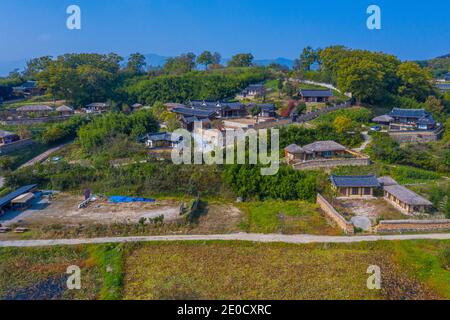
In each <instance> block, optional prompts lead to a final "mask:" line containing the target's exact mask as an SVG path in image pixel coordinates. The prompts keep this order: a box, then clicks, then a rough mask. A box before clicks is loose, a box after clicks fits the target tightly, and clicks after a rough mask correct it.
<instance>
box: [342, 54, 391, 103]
mask: <svg viewBox="0 0 450 320" xmlns="http://www.w3.org/2000/svg"><path fill="white" fill-rule="evenodd" d="M383 79H384V72H383V66H382V65H381V64H379V63H376V62H374V61H371V60H369V59H360V58H354V57H352V58H344V59H343V60H342V61H341V62H340V63H339V70H338V87H339V88H340V89H341V90H343V91H345V92H351V93H352V94H353V96H354V97H356V99H357V100H358V102H359V103H361V102H362V101H369V102H372V101H374V100H376V99H377V98H379V97H380V96H381V94H382V92H383Z"/></svg>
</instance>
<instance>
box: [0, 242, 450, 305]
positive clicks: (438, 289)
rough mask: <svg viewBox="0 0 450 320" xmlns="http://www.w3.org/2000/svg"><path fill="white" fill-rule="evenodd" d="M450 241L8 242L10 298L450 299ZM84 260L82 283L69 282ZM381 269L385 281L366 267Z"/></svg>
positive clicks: (2, 276)
mask: <svg viewBox="0 0 450 320" xmlns="http://www.w3.org/2000/svg"><path fill="white" fill-rule="evenodd" d="M449 250H450V241H448V240H447V241H434V240H427V241H425V240H420V241H403V242H376V243H353V244H302V245H299V244H283V243H270V244H269V243H251V242H239V241H228V242H223V241H197V242H183V243H181V242H171V243H167V242H154V243H139V244H136V243H127V244H115V245H114V244H107V245H88V246H76V247H49V248H0V270H2V272H1V273H0V299H1V298H9V299H18V298H42V297H44V298H58V299H59V298H68V299H448V298H450V260H449V257H450V254H449ZM72 264H75V265H79V266H80V267H81V270H82V290H81V291H78V290H74V291H68V290H65V289H64V288H63V287H61V285H60V284H61V281H62V280H64V279H66V277H67V275H66V274H65V271H66V268H67V266H69V265H72ZM370 265H378V266H379V267H380V268H381V276H382V289H381V290H369V289H367V286H366V281H367V277H368V276H369V275H368V274H367V273H366V271H367V268H368V267H369V266H370Z"/></svg>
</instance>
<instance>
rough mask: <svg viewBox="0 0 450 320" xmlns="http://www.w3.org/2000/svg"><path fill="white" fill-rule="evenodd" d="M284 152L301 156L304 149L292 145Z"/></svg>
mask: <svg viewBox="0 0 450 320" xmlns="http://www.w3.org/2000/svg"><path fill="white" fill-rule="evenodd" d="M284 150H285V151H286V152H288V153H292V154H299V153H303V152H304V150H303V149H302V147H300V146H298V145H296V144H291V145H288V146H287V147H286V148H284Z"/></svg>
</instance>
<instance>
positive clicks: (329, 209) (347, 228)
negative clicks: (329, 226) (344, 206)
mask: <svg viewBox="0 0 450 320" xmlns="http://www.w3.org/2000/svg"><path fill="white" fill-rule="evenodd" d="M317 204H318V205H319V206H320V209H322V211H323V212H325V215H326V216H327V217H328V218H329V219H331V220H332V221H333V222H335V223H336V224H337V225H338V226H339V228H341V229H342V230H343V231H344V232H345V233H346V234H354V233H355V229H354V227H353V224H351V223H350V222H348V221H347V220H345V218H344V217H343V216H341V215H340V214H339V212H337V211H336V209H335V208H333V206H332V205H331V204H330V203H329V202H328V201H327V200H326V199H325V198H324V197H323V196H322V195H321V194H318V195H317Z"/></svg>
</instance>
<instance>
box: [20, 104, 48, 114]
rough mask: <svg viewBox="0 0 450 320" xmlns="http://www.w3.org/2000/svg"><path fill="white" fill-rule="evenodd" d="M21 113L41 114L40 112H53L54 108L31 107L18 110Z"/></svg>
mask: <svg viewBox="0 0 450 320" xmlns="http://www.w3.org/2000/svg"><path fill="white" fill-rule="evenodd" d="M17 111H21V112H39V111H53V108H52V107H50V106H47V105H31V106H23V107H19V108H17Z"/></svg>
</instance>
